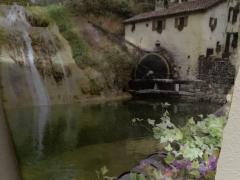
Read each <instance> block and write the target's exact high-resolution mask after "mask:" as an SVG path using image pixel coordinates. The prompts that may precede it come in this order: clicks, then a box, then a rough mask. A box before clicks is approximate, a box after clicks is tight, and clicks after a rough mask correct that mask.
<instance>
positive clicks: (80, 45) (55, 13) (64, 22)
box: [47, 5, 88, 66]
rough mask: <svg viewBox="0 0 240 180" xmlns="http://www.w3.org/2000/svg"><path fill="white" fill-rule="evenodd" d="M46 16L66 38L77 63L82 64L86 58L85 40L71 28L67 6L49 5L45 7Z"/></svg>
mask: <svg viewBox="0 0 240 180" xmlns="http://www.w3.org/2000/svg"><path fill="white" fill-rule="evenodd" d="M47 13H48V16H49V17H50V18H51V19H52V20H53V21H54V22H55V23H56V24H57V26H58V27H59V31H60V32H61V33H62V35H63V36H64V37H65V38H66V39H67V40H68V42H69V44H70V46H71V48H72V54H73V58H74V60H75V61H76V63H77V64H78V65H80V66H81V65H82V64H83V63H82V62H83V60H84V59H87V53H88V48H87V44H86V43H85V41H84V40H83V39H82V38H81V37H80V36H79V35H78V33H77V32H75V30H74V29H73V25H72V22H71V17H70V16H71V14H70V12H69V11H68V9H67V8H65V7H64V6H61V5H51V6H48V7H47Z"/></svg>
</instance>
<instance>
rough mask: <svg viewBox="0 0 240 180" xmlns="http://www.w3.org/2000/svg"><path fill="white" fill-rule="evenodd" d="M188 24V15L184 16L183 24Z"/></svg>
mask: <svg viewBox="0 0 240 180" xmlns="http://www.w3.org/2000/svg"><path fill="white" fill-rule="evenodd" d="M187 25H188V16H186V17H184V26H185V27H186V26H187Z"/></svg>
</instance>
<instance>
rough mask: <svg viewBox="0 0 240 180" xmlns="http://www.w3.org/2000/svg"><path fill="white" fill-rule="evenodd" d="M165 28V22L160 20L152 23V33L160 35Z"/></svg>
mask: <svg viewBox="0 0 240 180" xmlns="http://www.w3.org/2000/svg"><path fill="white" fill-rule="evenodd" d="M165 27H166V20H165V19H160V20H154V21H153V31H157V32H158V33H160V34H161V33H162V32H163V30H164V29H165Z"/></svg>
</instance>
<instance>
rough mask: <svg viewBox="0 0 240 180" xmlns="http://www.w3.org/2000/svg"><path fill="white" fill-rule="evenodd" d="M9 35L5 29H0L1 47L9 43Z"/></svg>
mask: <svg viewBox="0 0 240 180" xmlns="http://www.w3.org/2000/svg"><path fill="white" fill-rule="evenodd" d="M8 39H9V33H8V32H7V31H6V30H5V29H0V46H1V45H3V44H5V43H7V41H8Z"/></svg>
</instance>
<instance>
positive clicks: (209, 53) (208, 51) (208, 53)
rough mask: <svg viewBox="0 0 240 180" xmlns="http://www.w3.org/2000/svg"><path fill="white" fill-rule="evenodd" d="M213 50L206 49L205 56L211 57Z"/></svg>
mask: <svg viewBox="0 0 240 180" xmlns="http://www.w3.org/2000/svg"><path fill="white" fill-rule="evenodd" d="M213 52H214V51H213V48H207V53H206V56H207V57H209V56H211V55H213Z"/></svg>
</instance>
